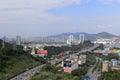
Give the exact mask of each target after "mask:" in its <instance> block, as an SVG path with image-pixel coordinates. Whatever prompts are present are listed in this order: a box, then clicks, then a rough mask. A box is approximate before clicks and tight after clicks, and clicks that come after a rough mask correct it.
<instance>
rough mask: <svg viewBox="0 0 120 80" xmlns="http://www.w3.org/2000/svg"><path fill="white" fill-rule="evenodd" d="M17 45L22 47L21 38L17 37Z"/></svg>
mask: <svg viewBox="0 0 120 80" xmlns="http://www.w3.org/2000/svg"><path fill="white" fill-rule="evenodd" d="M16 44H17V45H21V36H16Z"/></svg>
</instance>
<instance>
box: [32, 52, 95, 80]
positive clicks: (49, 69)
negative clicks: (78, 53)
mask: <svg viewBox="0 0 120 80" xmlns="http://www.w3.org/2000/svg"><path fill="white" fill-rule="evenodd" d="M83 54H86V55H87V59H86V61H87V62H86V64H84V65H82V66H80V67H79V68H78V69H75V70H73V71H72V73H71V74H67V73H64V72H63V71H62V68H61V67H58V66H51V65H46V66H45V67H43V68H42V69H41V71H40V72H39V73H36V74H35V75H34V76H33V77H32V78H31V80H82V79H83V78H84V77H86V76H85V74H86V73H87V71H88V68H89V67H90V66H91V65H94V64H95V61H96V59H95V56H94V55H92V54H90V53H88V52H86V53H83Z"/></svg>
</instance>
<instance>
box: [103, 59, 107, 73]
mask: <svg viewBox="0 0 120 80" xmlns="http://www.w3.org/2000/svg"><path fill="white" fill-rule="evenodd" d="M108 63H109V61H107V60H106V61H103V63H102V72H108Z"/></svg>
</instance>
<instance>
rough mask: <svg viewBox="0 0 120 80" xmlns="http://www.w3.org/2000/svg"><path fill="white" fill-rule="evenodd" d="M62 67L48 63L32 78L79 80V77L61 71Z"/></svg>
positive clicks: (38, 79) (37, 79)
mask: <svg viewBox="0 0 120 80" xmlns="http://www.w3.org/2000/svg"><path fill="white" fill-rule="evenodd" d="M60 69H61V68H60V67H56V66H50V65H46V66H45V67H43V68H42V69H41V71H40V72H39V73H36V74H35V75H34V76H33V77H32V78H31V79H30V80H78V79H77V78H78V77H76V76H72V75H70V74H67V73H64V72H62V71H59V70H60Z"/></svg>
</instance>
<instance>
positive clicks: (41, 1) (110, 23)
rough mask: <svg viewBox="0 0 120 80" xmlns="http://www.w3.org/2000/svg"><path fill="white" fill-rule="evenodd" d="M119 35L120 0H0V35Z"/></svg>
mask: <svg viewBox="0 0 120 80" xmlns="http://www.w3.org/2000/svg"><path fill="white" fill-rule="evenodd" d="M66 32H87V33H99V32H109V33H112V34H116V35H120V0H0V37H2V36H8V37H13V36H16V35H20V36H23V37H33V36H34V37H36V36H48V35H56V34H60V33H66Z"/></svg>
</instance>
